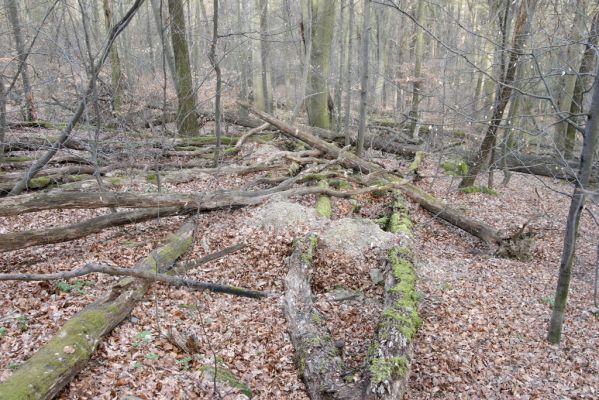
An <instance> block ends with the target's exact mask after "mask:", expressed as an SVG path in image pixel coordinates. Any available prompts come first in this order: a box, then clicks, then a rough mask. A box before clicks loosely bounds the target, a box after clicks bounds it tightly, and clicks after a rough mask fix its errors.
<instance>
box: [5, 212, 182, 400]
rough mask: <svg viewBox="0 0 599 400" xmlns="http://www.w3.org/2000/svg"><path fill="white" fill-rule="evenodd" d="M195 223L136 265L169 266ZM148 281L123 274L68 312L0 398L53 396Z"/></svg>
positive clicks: (148, 267) (137, 298)
mask: <svg viewBox="0 0 599 400" xmlns="http://www.w3.org/2000/svg"><path fill="white" fill-rule="evenodd" d="M193 231H194V224H193V223H191V222H187V223H185V224H184V225H183V226H182V227H181V228H180V229H179V230H178V231H177V232H176V233H175V234H174V235H171V236H170V237H169V239H168V241H167V242H166V243H164V244H163V245H162V246H161V247H159V248H158V249H156V250H154V251H153V252H152V253H150V255H148V256H147V257H146V258H145V259H144V260H142V261H141V262H139V263H138V264H137V265H136V266H135V267H134V269H136V270H141V271H147V272H154V273H159V272H164V271H166V270H168V269H169V268H170V267H171V266H172V265H173V264H174V262H175V260H176V259H177V258H179V257H180V256H181V255H182V254H183V253H184V252H185V251H186V250H187V249H188V248H189V247H190V246H191V244H192V237H193ZM149 287H150V282H149V281H146V280H141V279H133V278H129V277H128V278H124V279H122V280H120V281H119V282H118V283H117V284H116V285H114V286H113V287H112V288H111V290H110V291H109V292H108V293H107V294H106V295H104V296H103V297H102V298H101V299H99V300H98V301H96V302H94V303H92V304H90V305H88V306H87V307H85V308H84V309H83V310H82V311H80V312H79V313H78V314H76V315H75V316H74V317H72V318H71V319H70V320H69V321H68V322H67V323H66V324H65V325H64V326H63V327H62V329H61V330H60V331H59V332H58V333H57V334H56V335H55V336H54V337H53V338H52V339H51V340H50V341H49V342H48V343H47V344H46V345H44V346H43V347H42V348H41V349H40V350H38V351H37V352H36V353H35V354H34V355H33V356H32V357H31V358H29V359H28V360H27V361H26V362H25V363H23V364H22V365H20V366H19V369H18V370H17V371H15V372H14V373H13V374H12V375H11V376H10V377H9V378H8V379H7V380H5V381H4V382H2V383H0V399H6V400H8V399H52V398H53V397H54V396H56V395H57V394H58V393H59V392H60V391H61V390H62V389H63V388H64V387H65V386H66V385H67V384H68V383H69V382H70V381H71V380H72V379H73V378H74V377H75V376H76V375H77V374H78V373H79V371H81V370H82V369H83V368H84V367H85V365H86V363H87V361H88V360H89V359H90V357H91V356H92V354H93V353H94V351H95V350H96V348H97V346H98V344H99V343H100V341H101V340H102V338H103V337H104V336H105V335H107V334H108V333H109V332H110V331H111V330H112V329H114V328H115V327H116V326H117V325H118V324H119V323H121V321H123V320H124V319H125V318H126V317H127V315H129V313H130V312H131V310H132V309H133V307H134V306H135V304H136V303H137V302H138V301H140V300H141V299H142V298H143V296H144V295H145V293H146V292H147V290H148V288H149Z"/></svg>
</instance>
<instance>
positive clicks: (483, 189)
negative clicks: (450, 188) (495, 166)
mask: <svg viewBox="0 0 599 400" xmlns="http://www.w3.org/2000/svg"><path fill="white" fill-rule="evenodd" d="M460 192H462V193H483V194H488V195H491V196H497V191H496V190H495V189H493V188H490V187H488V186H466V187H463V188H461V189H460Z"/></svg>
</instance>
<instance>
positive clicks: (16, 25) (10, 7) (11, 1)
mask: <svg viewBox="0 0 599 400" xmlns="http://www.w3.org/2000/svg"><path fill="white" fill-rule="evenodd" d="M5 5H6V10H7V13H8V20H9V21H10V24H11V25H12V31H13V35H14V37H15V44H16V50H17V58H18V60H19V63H20V64H21V65H22V67H21V79H22V80H23V95H24V97H25V111H26V112H25V119H26V120H27V121H35V120H36V119H37V113H36V110H35V102H34V99H33V91H32V90H31V83H30V80H29V67H28V66H27V64H26V63H27V56H28V54H27V53H26V51H25V43H24V40H23V33H22V32H21V19H20V16H19V9H18V6H17V1H16V0H5Z"/></svg>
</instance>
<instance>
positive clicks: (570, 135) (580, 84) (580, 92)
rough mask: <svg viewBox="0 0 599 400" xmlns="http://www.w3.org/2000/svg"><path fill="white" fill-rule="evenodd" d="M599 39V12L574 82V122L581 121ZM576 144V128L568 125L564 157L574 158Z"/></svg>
mask: <svg viewBox="0 0 599 400" xmlns="http://www.w3.org/2000/svg"><path fill="white" fill-rule="evenodd" d="M598 39H599V12H596V13H595V16H594V17H593V23H592V26H591V31H590V32H589V36H588V39H587V42H586V44H585V49H584V54H583V55H582V61H581V62H580V68H579V69H578V74H577V75H576V81H575V82H574V90H573V94H572V101H571V103H570V110H569V111H570V115H571V118H573V119H574V120H579V119H580V118H579V117H578V115H579V114H580V113H581V112H582V101H583V97H584V93H585V92H586V90H587V87H588V81H589V79H588V75H589V74H590V73H591V71H592V70H593V65H594V64H595V59H596V58H597V55H596V52H597V41H598ZM575 142H576V127H575V126H574V125H572V124H568V126H567V130H566V137H565V145H564V157H566V158H572V155H573V154H574V143H575Z"/></svg>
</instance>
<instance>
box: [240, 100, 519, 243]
mask: <svg viewBox="0 0 599 400" xmlns="http://www.w3.org/2000/svg"><path fill="white" fill-rule="evenodd" d="M238 103H239V102H238ZM239 104H240V105H241V106H242V107H246V108H248V110H249V111H250V112H251V113H252V114H254V115H256V116H258V117H259V118H261V119H262V120H263V121H266V122H268V123H270V124H271V125H273V126H275V127H277V128H278V129H279V130H281V131H282V132H283V133H284V134H286V135H288V136H291V137H294V138H296V139H299V140H301V141H303V142H305V143H307V144H308V145H309V146H311V147H313V148H315V149H318V150H320V151H322V152H324V153H327V154H328V155H329V156H330V157H332V158H338V159H339V160H340V164H341V165H343V166H345V167H347V168H351V169H354V170H356V171H360V172H362V173H369V174H370V177H369V180H371V181H372V180H374V181H379V182H389V183H391V184H393V185H395V187H396V188H397V189H400V190H401V191H402V192H404V193H405V194H406V195H407V196H408V197H410V198H411V199H412V200H414V201H415V202H417V203H418V204H420V205H421V206H422V207H423V208H424V209H426V210H427V211H429V212H430V213H432V214H433V215H434V216H435V217H439V218H442V219H444V220H445V221H447V222H449V223H450V224H452V225H455V226H457V227H458V228H460V229H463V230H464V231H466V232H468V233H470V234H472V235H474V236H476V237H478V238H480V239H482V240H483V241H484V242H485V243H487V244H492V245H499V246H501V245H502V244H504V243H505V242H506V240H508V239H511V238H507V237H504V236H502V235H501V234H500V232H499V231H498V230H497V229H495V228H494V227H493V226H490V225H489V224H486V223H485V222H482V221H479V220H477V219H475V218H471V217H468V216H466V215H464V214H463V213H462V212H460V211H458V210H455V209H453V208H451V207H450V206H449V205H448V204H447V203H446V202H444V201H442V200H439V199H437V198H436V197H434V196H433V195H431V194H429V193H427V192H425V191H424V190H422V189H420V188H419V187H418V186H416V185H414V184H412V183H409V182H407V181H406V180H405V179H402V178H401V177H399V176H398V175H395V174H392V173H390V172H387V171H386V170H385V169H383V168H382V167H381V166H379V165H378V164H374V163H372V162H370V161H367V160H364V159H362V158H360V157H358V156H356V155H355V154H353V153H349V152H345V151H343V150H342V149H340V148H339V147H337V146H336V145H334V144H332V143H329V142H326V141H324V140H322V139H320V138H318V137H316V136H314V135H313V134H311V133H309V132H306V131H303V130H300V129H299V128H295V127H293V126H291V125H289V124H287V123H285V122H284V121H281V120H279V119H277V118H274V117H273V116H271V115H269V114H266V113H264V112H262V111H259V110H256V109H254V108H252V107H251V106H249V105H247V104H244V103H239ZM368 183H372V182H368Z"/></svg>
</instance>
